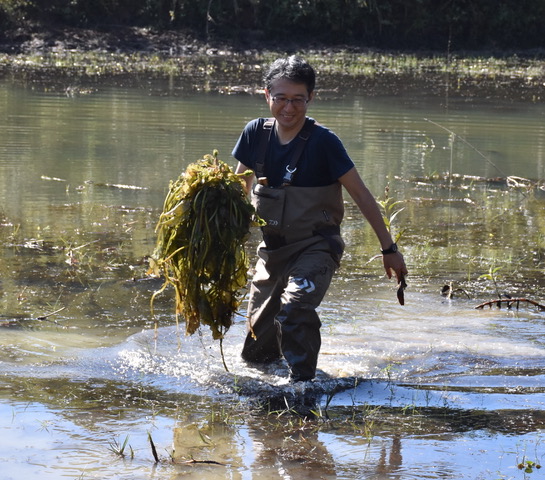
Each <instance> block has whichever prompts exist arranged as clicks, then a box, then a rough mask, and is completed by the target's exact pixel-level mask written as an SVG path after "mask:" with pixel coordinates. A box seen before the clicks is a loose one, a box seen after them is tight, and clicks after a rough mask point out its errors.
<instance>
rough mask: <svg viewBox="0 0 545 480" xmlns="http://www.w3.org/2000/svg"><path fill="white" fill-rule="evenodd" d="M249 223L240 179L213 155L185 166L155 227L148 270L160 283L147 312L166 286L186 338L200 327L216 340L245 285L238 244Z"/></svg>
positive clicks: (251, 211)
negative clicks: (172, 293)
mask: <svg viewBox="0 0 545 480" xmlns="http://www.w3.org/2000/svg"><path fill="white" fill-rule="evenodd" d="M250 173H251V172H250ZM255 219H256V217H255V210H254V208H253V206H252V205H251V203H250V202H249V200H248V198H247V196H246V194H245V192H244V189H243V179H242V178H241V177H240V176H239V175H236V174H235V173H234V172H233V171H232V170H231V168H230V167H229V166H228V165H227V164H226V163H224V162H222V161H221V160H219V159H218V152H217V150H214V152H213V154H212V155H205V156H204V157H203V158H202V159H200V160H198V161H197V162H195V163H192V164H190V165H189V166H188V167H187V169H186V171H185V173H183V174H182V175H180V177H179V178H178V179H177V180H176V181H175V182H172V181H171V182H170V186H169V192H168V194H167V196H166V199H165V202H164V207H163V212H162V213H161V216H160V218H159V222H158V224H157V228H156V233H157V244H156V248H155V251H154V253H153V255H152V256H151V259H150V266H151V272H153V273H155V274H157V275H162V276H163V277H164V278H165V283H164V284H163V287H162V288H161V290H159V291H158V292H156V293H155V294H154V295H153V297H152V308H153V298H154V297H155V295H157V294H158V293H161V292H162V291H163V290H164V289H165V288H166V287H167V286H169V285H171V286H173V287H174V291H175V302H176V314H177V316H178V315H180V316H181V317H182V318H183V319H184V320H185V322H186V333H187V334H193V333H194V332H195V331H196V330H197V329H198V328H199V326H200V325H201V324H204V325H208V326H209V327H210V329H211V330H212V335H213V337H214V339H222V338H223V336H224V334H225V333H226V332H227V330H228V329H229V327H230V326H231V324H232V319H233V314H234V313H235V312H236V311H237V309H238V307H239V305H240V298H239V292H240V290H241V289H242V288H243V287H244V286H245V285H246V283H247V272H248V258H247V255H246V253H245V249H244V244H245V242H246V240H247V239H248V237H249V233H250V227H251V226H252V225H253V224H255V223H256V220H255Z"/></svg>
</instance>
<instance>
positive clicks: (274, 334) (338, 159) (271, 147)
mask: <svg viewBox="0 0 545 480" xmlns="http://www.w3.org/2000/svg"><path fill="white" fill-rule="evenodd" d="M264 81H265V99H266V101H267V104H268V105H269V108H270V111H271V114H272V116H273V117H274V120H270V121H268V120H267V119H263V118H259V119H256V120H253V121H251V122H250V123H248V125H246V127H245V128H244V130H243V132H242V134H241V136H240V138H239V140H238V142H237V144H236V146H235V148H234V150H233V156H234V157H235V158H236V159H237V160H238V165H237V168H236V172H237V173H243V172H244V171H246V170H248V169H251V170H253V171H254V173H253V174H252V175H251V176H248V177H245V179H246V187H247V191H250V189H252V202H253V203H254V205H255V206H256V209H257V213H258V215H259V216H260V217H261V218H263V219H264V220H265V221H266V222H267V225H265V226H264V227H263V228H262V233H263V242H262V243H261V244H260V245H259V248H258V256H259V259H258V262H257V265H256V272H255V275H254V277H253V279H252V282H251V288H250V297H249V302H248V334H247V337H246V341H245V343H244V348H243V351H242V357H243V359H244V360H246V361H248V362H252V363H261V364H265V363H270V362H274V361H275V360H278V359H280V358H281V357H284V358H285V360H286V362H287V364H288V366H289V369H290V381H292V382H298V381H307V380H311V379H313V378H314V377H315V375H316V365H317V361H318V352H319V350H320V345H321V337H320V327H321V322H320V319H319V317H318V314H317V313H316V308H317V307H318V306H319V305H320V302H321V301H322V299H323V297H324V295H325V293H326V291H327V289H328V288H329V285H330V283H331V279H332V276H333V274H334V272H335V270H336V269H337V267H338V266H339V262H340V259H341V255H342V252H343V250H344V242H343V241H342V238H341V236H340V223H341V220H342V217H343V213H344V210H343V200H342V187H344V188H346V190H347V191H348V193H349V194H350V196H351V197H352V198H353V200H354V201H355V202H356V204H357V206H358V207H359V209H360V211H361V212H362V214H363V215H364V217H365V218H366V219H367V221H368V222H369V224H370V225H371V227H372V228H373V229H374V231H375V233H376V235H377V237H378V240H379V242H380V245H381V249H382V253H383V263H384V268H385V270H386V274H387V275H388V277H389V278H391V276H392V274H395V275H396V277H397V279H398V281H401V280H402V279H403V276H404V275H406V274H407V268H406V266H405V262H404V259H403V256H402V255H401V253H399V252H398V251H397V246H396V245H395V243H394V242H393V239H392V237H391V235H390V233H389V231H388V229H387V228H386V226H385V224H384V221H383V219H382V215H381V213H380V210H379V208H378V206H377V203H376V201H375V199H374V197H373V196H372V194H371V193H370V191H369V190H368V189H367V187H366V186H365V185H364V183H363V181H362V179H361V177H360V175H359V174H358V172H357V170H356V168H355V167H354V163H353V162H352V160H351V159H350V157H349V156H348V154H347V152H346V150H345V148H344V146H343V144H342V143H341V141H340V139H339V138H338V137H337V136H336V135H335V134H334V133H332V132H331V131H330V130H328V129H327V128H325V127H323V126H321V125H317V124H315V123H314V121H313V120H312V119H310V118H307V116H306V112H307V108H308V105H309V104H310V103H311V102H312V100H313V98H314V87H315V73H314V70H313V68H312V67H311V66H310V65H309V64H308V63H306V62H305V61H304V60H303V59H301V58H299V57H296V56H291V57H289V58H286V59H278V60H276V61H275V62H273V63H272V65H271V66H270V68H269V70H268V71H267V73H266V74H265V77H264ZM256 177H257V183H256V184H255V185H254V186H253V188H252V185H253V183H254V179H255V178H256Z"/></svg>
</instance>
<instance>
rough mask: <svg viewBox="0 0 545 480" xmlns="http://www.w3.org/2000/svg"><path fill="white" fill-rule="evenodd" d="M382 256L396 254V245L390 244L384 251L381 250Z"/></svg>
mask: <svg viewBox="0 0 545 480" xmlns="http://www.w3.org/2000/svg"><path fill="white" fill-rule="evenodd" d="M381 252H382V255H388V254H389V253H396V252H397V243H392V244H391V245H390V247H389V248H386V249H385V250H381Z"/></svg>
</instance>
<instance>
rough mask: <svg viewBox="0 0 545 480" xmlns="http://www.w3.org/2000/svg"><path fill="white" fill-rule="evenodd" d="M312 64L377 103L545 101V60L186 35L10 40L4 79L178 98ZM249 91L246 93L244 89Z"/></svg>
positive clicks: (50, 33) (60, 34)
mask: <svg viewBox="0 0 545 480" xmlns="http://www.w3.org/2000/svg"><path fill="white" fill-rule="evenodd" d="M291 53H299V54H302V55H304V56H305V57H306V58H307V59H308V60H309V61H310V62H311V63H312V64H313V65H314V66H315V68H316V69H317V71H318V73H319V80H320V82H319V85H318V90H319V91H320V90H322V92H324V93H325V94H327V92H330V93H332V94H333V95H336V94H338V92H342V91H343V90H345V89H351V90H352V91H360V92H362V93H365V94H367V95H381V94H387V95H392V94H393V95H413V96H414V95H415V96H418V95H420V94H428V95H429V94H433V95H438V96H446V97H450V98H454V97H462V98H465V99H468V100H471V99H474V98H480V99H483V98H484V99H486V98H495V99H503V100H506V101H529V102H541V101H543V100H544V99H545V59H544V58H545V56H544V54H543V52H522V53H521V52H518V53H516V54H515V53H509V54H508V53H506V52H472V53H451V54H446V53H438V52H410V53H407V52H383V51H372V50H368V49H364V48H360V47H354V46H346V45H345V46H335V47H331V46H329V47H324V46H318V45H311V46H308V45H304V46H303V45H292V44H282V45H280V44H263V43H262V42H261V43H246V44H240V45H236V46H234V45H226V44H221V43H213V44H212V43H208V42H206V41H203V40H200V39H197V38H195V37H194V36H192V35H189V34H187V33H184V32H176V31H165V32H156V31H153V30H151V29H146V28H121V27H119V28H112V29H108V30H103V31H99V30H87V29H73V28H72V29H51V30H47V31H46V30H35V31H31V30H17V31H11V32H4V33H3V34H2V35H1V36H0V78H2V77H8V78H10V79H12V80H14V81H20V82H24V83H30V84H34V85H39V84H48V88H51V85H56V84H59V88H63V89H64V88H67V85H68V86H72V85H77V86H78V88H85V87H86V86H89V85H93V84H96V83H97V82H98V81H100V82H108V83H117V84H119V83H122V84H125V85H127V84H130V83H134V82H137V83H138V84H141V83H142V78H147V79H154V80H160V79H168V80H172V79H173V78H177V79H178V80H180V85H179V86H178V87H177V88H178V90H207V91H215V92H219V93H229V94H234V93H236V94H240V93H253V92H254V91H256V90H258V89H259V88H260V86H261V74H262V66H263V65H265V64H267V63H268V62H269V61H270V60H272V59H273V58H275V57H277V56H279V55H285V54H291ZM242 81H243V82H244V83H241V82H242Z"/></svg>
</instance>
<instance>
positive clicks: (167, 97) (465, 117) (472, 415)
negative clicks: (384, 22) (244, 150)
mask: <svg viewBox="0 0 545 480" xmlns="http://www.w3.org/2000/svg"><path fill="white" fill-rule="evenodd" d="M158 92H160V94H159V93H158ZM447 100H448V101H447ZM309 113H310V114H311V115H313V116H314V117H316V118H317V119H318V120H319V121H320V122H321V123H323V124H325V125H327V126H329V127H330V128H332V129H333V130H334V131H335V132H337V133H338V134H339V135H340V136H341V138H342V139H343V141H344V142H345V144H346V146H347V148H348V150H349V153H350V154H351V155H352V157H353V158H354V160H355V161H356V163H357V165H358V168H359V170H360V172H361V173H362V176H363V177H364V179H365V181H366V182H367V183H368V184H369V186H370V187H371V188H372V189H373V191H374V192H375V193H376V195H377V196H382V195H383V192H384V189H385V187H386V186H387V185H389V187H390V191H389V194H390V195H391V196H392V197H394V198H395V199H396V200H400V201H402V202H403V204H402V206H403V207H404V208H405V210H404V211H403V212H402V213H400V214H399V216H398V219H397V220H396V222H395V224H394V228H395V229H396V230H398V231H400V230H401V229H402V228H406V231H405V232H404V233H403V236H402V238H401V240H400V244H401V245H402V247H403V251H404V253H405V255H406V259H407V262H408V265H409V269H410V271H411V275H410V277H409V288H408V289H407V291H406V305H405V306H400V305H399V304H398V303H397V300H396V294H395V290H396V285H395V283H394V282H393V281H392V280H388V279H386V278H384V276H383V274H382V272H381V266H380V261H379V260H372V258H373V256H374V255H375V253H376V251H377V248H378V245H377V244H376V240H375V239H374V238H373V234H372V232H370V231H369V229H368V227H367V226H366V225H365V223H364V222H363V220H362V219H361V218H360V217H359V216H358V214H357V212H356V211H355V210H354V207H353V205H351V203H350V202H349V199H348V198H347V215H346V220H345V223H344V226H343V233H344V236H345V239H346V240H347V243H348V248H347V251H346V254H345V257H344V260H343V265H342V267H341V269H340V270H339V272H338V275H337V277H336V278H335V281H334V284H333V285H332V287H331V289H330V291H329V293H328V295H327V296H326V299H325V301H324V303H323V304H322V306H321V308H320V313H321V318H322V322H323V329H322V334H323V346H322V350H321V355H320V359H319V364H318V367H319V372H318V377H317V380H316V381H314V382H312V383H309V384H302V385H297V386H293V385H290V384H288V383H287V370H286V367H285V365H284V364H282V363H279V364H277V365H273V366H271V367H270V368H268V369H267V370H266V371H260V370H257V369H255V368H251V367H249V366H247V365H245V364H244V363H243V362H242V361H241V359H240V357H239V353H240V349H241V345H242V340H243V337H244V319H243V315H244V306H245V305H244V304H243V311H241V315H240V316H237V317H236V318H235V324H234V325H233V327H232V328H231V330H230V331H229V333H228V335H227V337H226V339H225V341H224V343H223V358H224V360H225V363H226V366H227V368H228V370H226V369H225V368H224V365H223V362H222V355H221V351H220V348H219V344H218V342H214V341H212V340H211V337H210V335H209V332H208V331H206V330H204V329H203V331H202V332H200V334H196V335H194V336H191V337H186V336H185V335H184V333H183V323H182V324H180V326H179V327H176V325H175V322H174V318H173V315H172V302H171V299H170V298H169V295H168V293H167V294H165V295H163V296H161V297H159V298H158V300H157V301H156V305H155V309H156V312H157V320H158V322H159V328H158V329H157V330H154V320H153V319H152V318H151V314H150V307H149V301H150V297H151V294H152V293H153V292H154V291H155V290H157V289H158V288H159V287H160V285H161V283H160V282H158V281H156V280H152V279H149V278H147V277H146V274H145V272H146V268H147V266H146V261H145V257H146V255H149V254H150V253H151V251H152V250H153V246H154V241H155V237H154V231H153V229H154V226H155V222H156V220H157V216H158V213H159V211H160V209H161V206H162V200H163V198H164V195H165V193H166V189H167V187H168V182H169V180H171V179H174V178H176V177H177V175H178V174H179V173H181V172H182V170H183V168H184V167H185V165H187V164H188V163H190V162H192V161H194V160H196V159H198V158H200V157H201V156H202V155H203V154H204V153H209V152H210V151H211V150H212V149H214V148H217V149H218V150H219V151H220V158H222V159H224V160H226V161H229V162H231V163H232V159H230V155H229V152H230V150H231V148H232V146H233V144H234V142H235V141H236V139H237V136H238V134H239V132H240V130H241V129H242V127H243V126H244V124H245V122H246V121H247V120H249V119H251V118H253V117H254V116H257V115H266V114H267V112H266V109H265V105H264V103H263V100H262V99H261V98H259V97H253V96H220V95H217V94H186V93H181V92H179V91H172V90H170V91H169V90H168V89H167V88H166V87H165V88H164V89H162V87H161V86H160V85H159V86H157V85H154V86H153V88H151V87H150V88H149V89H148V88H142V89H123V88H112V87H108V88H106V87H100V86H98V87H96V89H95V90H94V91H93V92H91V93H89V94H86V95H80V96H68V95H66V93H65V92H64V91H63V90H62V89H61V90H59V89H55V90H45V91H44V89H43V88H35V89H29V88H21V87H19V86H14V85H10V84H8V83H4V84H2V85H1V87H0V115H1V116H0V130H1V131H2V136H1V139H0V202H1V204H0V205H1V207H0V220H1V226H0V239H1V248H2V255H1V257H0V273H1V278H0V305H1V311H0V345H1V359H0V374H1V378H0V412H1V415H2V421H1V422H0V429H1V433H2V434H1V435H0V447H1V448H0V478H1V479H25V480H26V479H28V478H34V477H38V476H39V477H40V478H44V479H58V478H74V479H75V478H101V479H102V478H120V479H121V478H127V479H139V478H142V479H144V478H146V479H147V478H154V479H156V478H160V479H170V478H172V479H174V478H196V479H215V478H218V479H220V478H221V479H223V478H233V479H239V478H240V479H268V478H271V479H273V478H282V479H292V478H293V479H316V478H325V479H329V478H345V479H355V478H357V479H360V478H361V479H422V478H430V479H444V478H449V479H451V478H452V479H462V478H467V479H491V480H492V479H498V478H525V476H527V478H533V476H539V470H536V469H534V471H533V472H532V473H525V472H524V471H523V470H519V469H518V468H517V465H518V464H520V463H524V462H525V461H527V460H530V461H533V462H540V461H541V459H542V456H543V455H544V454H545V451H544V449H543V446H542V445H541V440H542V431H543V420H544V418H543V413H542V411H543V404H544V402H545V382H544V378H543V374H544V367H545V355H544V353H545V352H544V340H543V338H544V336H543V334H544V333H545V328H544V326H543V322H544V315H545V314H544V313H543V312H540V311H539V310H538V309H536V308H534V307H533V306H531V305H529V304H526V303H524V302H523V303H522V304H521V305H520V308H519V309H515V308H513V309H511V310H508V309H506V308H505V307H504V308H502V309H497V308H496V307H494V308H488V307H486V308H485V309H482V310H476V309H475V306H476V305H478V304H479V303H482V302H485V301H487V300H492V299H494V298H497V292H496V290H499V291H500V292H502V293H503V292H506V293H509V294H511V295H512V296H516V297H525V298H529V299H532V300H534V301H537V302H541V303H542V301H541V298H540V296H541V294H542V286H543V253H544V252H545V222H544V219H545V216H544V197H543V195H542V193H541V190H540V189H539V186H540V183H537V182H538V181H539V180H541V179H543V178H544V177H545V171H544V169H545V165H544V161H545V158H544V155H545V127H544V125H545V123H544V116H545V108H544V107H543V105H542V104H516V103H510V104H507V103H505V102H504V103H498V102H492V101H477V100H473V101H471V102H468V101H462V100H457V99H455V98H451V99H445V98H431V97H427V96H426V95H424V94H423V95H422V96H421V97H419V98H415V97H411V98H404V97H396V98H377V97H367V96H365V95H364V94H361V95H338V94H335V95H331V94H330V93H328V94H326V93H323V94H322V96H321V98H320V97H319V99H318V100H317V101H316V103H315V105H313V106H312V109H311V110H310V112H309ZM429 120H431V122H430V121H429ZM432 122H433V123H432ZM445 129H448V130H449V131H450V132H449V131H447V130H445ZM454 134H455V135H457V136H455V135H454ZM449 171H450V172H452V173H457V174H462V175H472V176H479V177H486V178H492V177H500V178H502V179H505V177H507V176H517V177H524V178H526V179H529V180H532V181H534V182H536V183H535V184H533V185H532V186H531V188H530V189H523V188H507V187H506V185H505V184H504V183H503V184H502V183H501V182H499V183H498V182H481V181H477V180H467V181H464V182H462V184H454V183H450V182H449V181H448V178H447V177H444V178H442V179H441V180H437V181H432V179H431V177H430V176H431V175H433V174H435V173H441V174H442V173H444V172H449ZM129 187H130V188H129ZM256 238H257V237H254V238H253V239H252V241H251V242H250V245H249V248H250V249H253V248H254V247H255V244H256ZM496 267H497V268H498V270H494V269H495V268H496ZM492 272H494V274H492ZM487 274H488V275H489V276H488V277H486V275H487ZM483 275H484V276H483ZM494 281H495V282H496V284H497V288H496V285H495V284H494ZM446 284H447V285H451V286H452V289H453V291H454V293H455V294H454V296H453V297H452V298H447V297H445V296H442V295H440V291H441V288H442V287H443V286H444V285H446ZM52 312H56V313H54V314H52V315H51V316H49V314H51V313H52ZM264 404H269V405H270V407H269V408H270V409H273V410H276V412H274V413H270V412H269V411H268V410H267V408H265V409H259V408H258V407H259V406H260V405H264ZM290 408H294V409H299V410H301V409H303V410H305V409H306V410H305V412H307V413H308V412H309V411H312V412H313V414H314V415H315V416H316V419H315V420H304V421H302V420H300V419H299V417H298V416H297V415H295V414H294V413H293V411H291V412H290ZM250 412H251V413H250ZM148 433H149V434H150V435H151V437H152V439H153V442H154V444H155V445H156V447H157V451H158V456H159V460H160V461H159V462H158V463H156V462H155V459H154V457H153V455H152V452H151V447H150V444H149V437H148ZM127 436H129V440H128V445H130V447H131V448H132V452H131V451H130V450H129V447H128V446H127V447H126V449H125V451H124V456H121V455H118V454H116V453H115V452H114V451H113V450H116V448H117V449H118V447H119V446H120V445H121V444H123V442H124V440H125V439H126V438H127ZM115 442H118V444H117V446H116V445H115ZM195 461H196V462H197V463H195ZM207 461H209V462H216V463H199V462H207ZM192 462H193V463H192Z"/></svg>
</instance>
